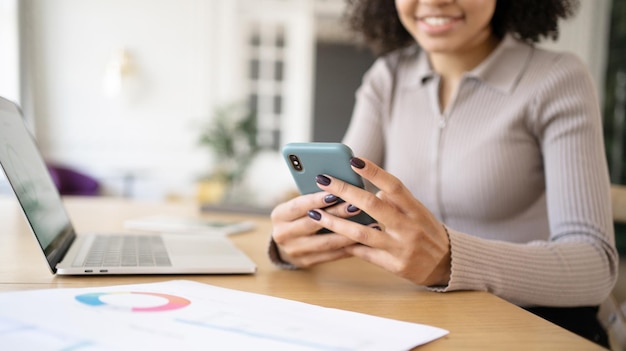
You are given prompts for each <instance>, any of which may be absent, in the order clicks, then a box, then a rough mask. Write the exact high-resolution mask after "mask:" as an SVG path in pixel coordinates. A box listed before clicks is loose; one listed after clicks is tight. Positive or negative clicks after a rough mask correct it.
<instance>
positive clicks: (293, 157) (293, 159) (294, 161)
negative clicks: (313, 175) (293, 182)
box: [289, 155, 302, 171]
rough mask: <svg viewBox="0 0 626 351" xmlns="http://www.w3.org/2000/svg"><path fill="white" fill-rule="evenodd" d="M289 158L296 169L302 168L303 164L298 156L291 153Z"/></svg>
mask: <svg viewBox="0 0 626 351" xmlns="http://www.w3.org/2000/svg"><path fill="white" fill-rule="evenodd" d="M289 160H290V161H291V166H292V167H293V169H295V170H296V171H301V170H302V164H301V163H300V160H299V159H298V156H296V155H289Z"/></svg>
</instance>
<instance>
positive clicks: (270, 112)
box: [0, 0, 626, 208]
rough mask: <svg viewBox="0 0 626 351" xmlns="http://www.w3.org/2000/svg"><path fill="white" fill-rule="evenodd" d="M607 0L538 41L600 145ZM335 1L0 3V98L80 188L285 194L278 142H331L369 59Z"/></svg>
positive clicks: (258, 196)
mask: <svg viewBox="0 0 626 351" xmlns="http://www.w3.org/2000/svg"><path fill="white" fill-rule="evenodd" d="M615 1H616V2H615V3H613V1H611V0H582V1H581V9H580V11H579V12H578V15H577V16H576V17H575V19H573V20H570V21H567V22H565V23H563V26H562V34H561V37H560V39H559V41H557V42H549V43H545V44H542V45H543V46H546V47H551V48H556V49H559V50H566V51H570V52H574V53H575V54H577V55H578V56H579V57H580V58H581V59H582V60H583V61H584V62H585V63H586V64H587V65H588V66H589V69H590V70H591V72H592V74H593V76H594V79H595V81H596V83H597V88H598V94H599V96H600V97H601V99H602V101H603V104H604V103H605V102H608V103H610V104H611V105H610V106H608V105H605V115H606V116H605V118H606V119H607V123H606V124H607V126H610V127H611V130H609V131H607V135H610V136H611V138H607V149H611V146H610V145H609V143H611V142H614V140H613V139H616V140H617V139H619V140H617V141H616V142H618V143H619V142H621V137H619V138H613V136H614V135H621V134H622V131H623V122H619V118H622V119H623V104H624V98H623V97H622V98H619V96H621V95H620V93H621V94H623V89H624V86H626V78H621V80H620V78H619V77H621V75H624V73H620V72H621V71H620V69H623V66H624V62H625V61H624V60H621V61H620V60H619V59H612V57H619V55H623V52H622V51H623V50H621V49H620V45H621V46H623V45H624V44H623V43H624V40H623V37H619V35H616V34H614V33H616V32H619V30H621V28H619V26H622V27H623V26H624V24H623V23H626V22H625V21H623V20H622V21H621V22H620V18H621V17H620V15H622V14H624V9H623V7H624V6H623V5H621V3H623V1H618V0H615ZM618 3H619V4H618ZM620 6H621V9H620ZM343 10H344V0H133V1H123V0H88V1H85V0H54V1H50V0H0V53H2V54H1V55H0V96H4V97H7V98H9V99H11V100H13V101H16V102H18V103H19V104H20V105H21V106H22V108H23V111H24V114H25V117H26V119H27V120H28V122H29V125H30V127H31V128H32V131H33V133H34V135H35V137H36V140H37V142H38V143H39V146H40V148H41V150H42V153H43V154H44V157H45V159H46V161H47V162H48V163H49V166H50V168H51V171H53V172H58V173H62V172H75V173H77V174H78V175H79V176H86V177H88V179H89V180H93V181H95V182H96V184H97V187H96V188H95V190H94V188H93V187H92V188H90V190H85V191H84V194H96V195H107V196H120V197H129V198H137V199H159V200H161V199H166V200H172V201H173V200H176V201H178V200H194V201H196V200H197V201H200V202H202V203H218V204H219V203H220V202H228V201H230V202H231V203H242V202H244V203H245V204H246V205H250V206H253V207H262V208H270V207H272V206H273V205H274V204H275V203H277V202H278V201H281V200H282V199H284V198H286V197H288V196H290V195H291V194H293V191H294V185H293V182H292V180H291V178H290V177H289V173H288V169H287V167H286V165H285V164H284V162H283V161H282V159H281V157H280V155H279V150H280V148H281V146H282V145H284V144H285V143H287V142H291V141H311V140H314V141H340V140H341V138H342V136H343V133H344V131H345V129H346V127H347V124H348V121H349V118H350V115H351V111H352V105H353V103H354V93H355V90H356V88H357V87H358V85H359V84H360V80H361V76H362V74H363V73H364V72H365V70H366V69H367V68H368V67H369V66H370V65H371V64H372V63H373V61H374V59H375V58H374V57H373V56H372V54H371V53H370V52H369V51H368V50H367V49H365V48H364V47H362V46H361V45H360V44H359V43H358V42H357V41H356V40H355V38H354V36H353V35H351V34H350V33H349V32H348V30H347V29H346V28H345V26H344V24H343V23H342V15H343ZM622 17H623V16H622ZM612 23H613V24H612ZM615 38H617V39H615ZM620 38H621V41H620V40H618V39H620ZM616 55H618V56H616ZM619 64H621V65H622V67H621V68H620V67H619ZM616 77H617V78H616ZM608 85H610V87H608ZM616 87H617V88H616ZM620 89H622V90H620ZM607 94H609V95H610V96H608V95H607ZM616 96H617V97H618V98H615V97H616ZM620 108H621V110H620ZM616 111H617V112H616ZM620 111H621V112H620ZM616 113H618V114H619V113H621V116H616V115H615V114H616ZM615 120H618V122H617V123H614V121H615ZM619 123H622V124H619ZM614 125H615V126H617V127H614ZM619 128H621V130H620V133H614V131H615V129H619ZM611 145H612V144H611ZM618 146H619V145H618ZM622 148H623V147H622ZM613 150H617V151H614V153H613V154H612V155H611V157H612V158H611V161H613V164H612V166H613V165H617V164H618V163H619V164H620V165H621V162H617V161H615V160H616V159H620V160H621V158H622V154H623V153H622V152H621V150H619V147H618V149H613ZM616 157H617V158H616ZM242 163H245V165H244V166H241V164H242ZM616 168H619V167H617V166H616ZM620 172H621V170H619V172H618V171H616V172H615V173H613V176H614V177H615V178H614V179H615V180H616V181H621V179H622V178H623V176H622V175H621V173H620ZM61 178H62V177H61ZM74 179H75V178H74ZM225 183H226V184H227V185H224V184H225ZM233 183H234V184H235V185H234V186H233ZM91 185H93V184H91ZM59 186H61V185H60V184H59ZM7 190H8V189H6V186H5V187H4V191H5V192H6V191H7ZM80 191H82V190H81V189H78V190H76V193H78V194H80ZM66 193H68V194H69V193H70V190H67V192H66ZM225 193H230V195H224V194H225ZM233 194H234V195H233ZM227 198H228V201H226V200H225V199H227Z"/></svg>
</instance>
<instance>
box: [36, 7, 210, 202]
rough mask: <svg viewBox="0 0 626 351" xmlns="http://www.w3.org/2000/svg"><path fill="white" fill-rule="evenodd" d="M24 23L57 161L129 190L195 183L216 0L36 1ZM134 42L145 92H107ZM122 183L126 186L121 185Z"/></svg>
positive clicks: (145, 192)
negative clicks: (121, 53) (114, 62)
mask: <svg viewBox="0 0 626 351" xmlns="http://www.w3.org/2000/svg"><path fill="white" fill-rule="evenodd" d="M26 3H27V4H26V5H25V7H24V9H25V11H26V16H25V17H26V18H27V19H28V21H27V22H26V23H24V28H25V35H26V40H25V43H26V44H27V45H28V48H27V50H26V52H27V53H28V55H29V56H30V57H29V59H30V61H31V62H32V67H31V69H32V72H31V76H32V81H31V82H30V86H31V87H32V89H33V95H34V97H35V100H34V105H35V113H36V115H35V116H34V119H35V123H36V128H37V138H38V140H39V142H40V146H41V148H42V149H43V151H44V153H45V157H47V158H48V159H50V160H53V161H58V162H61V163H65V164H70V165H73V166H75V167H78V168H79V169H83V170H85V171H87V172H89V173H91V174H94V175H96V176H98V177H99V178H101V179H102V180H103V181H104V182H105V183H106V185H108V186H109V188H110V190H111V191H113V192H117V193H119V192H120V191H121V188H120V187H121V186H122V184H123V183H122V176H123V175H124V174H126V173H131V174H135V175H136V176H137V180H138V181H137V182H136V183H135V184H136V188H135V189H134V190H133V191H134V192H135V195H137V196H141V197H152V195H151V193H154V195H155V196H156V195H158V196H162V195H163V193H168V192H189V191H190V190H189V189H185V187H189V186H191V184H192V182H191V180H192V179H190V178H193V177H195V176H196V175H199V174H200V173H202V172H204V171H205V167H206V165H207V161H208V160H207V159H206V157H205V156H204V155H203V154H201V153H199V152H198V150H197V148H196V144H195V139H196V137H197V136H196V134H195V128H194V125H195V123H197V122H198V121H200V120H202V118H206V117H207V116H208V115H209V113H210V110H211V106H212V101H211V96H212V91H211V85H210V84H209V82H210V81H211V74H212V73H213V72H211V71H210V69H209V68H210V67H213V66H214V65H213V64H214V62H213V60H214V57H213V55H212V54H214V53H213V52H211V50H210V48H211V46H212V45H211V44H212V43H211V40H213V39H214V33H212V32H211V31H212V27H211V26H210V24H209V20H211V19H212V17H211V14H212V11H213V10H214V7H215V2H214V1H197V0H133V1H123V0H90V1H82V0H55V1H47V0H28V1H26ZM119 48H125V49H126V50H128V52H129V53H130V55H131V57H132V58H133V60H134V62H135V64H136V67H137V70H138V74H137V90H136V95H135V96H132V97H131V98H130V99H123V97H121V98H117V99H110V98H108V97H107V96H105V94H104V91H103V88H102V82H103V77H104V71H105V67H106V65H107V63H108V61H109V60H110V59H111V57H112V55H113V54H114V53H115V52H116V51H117V50H118V49H119ZM116 188H117V189H116Z"/></svg>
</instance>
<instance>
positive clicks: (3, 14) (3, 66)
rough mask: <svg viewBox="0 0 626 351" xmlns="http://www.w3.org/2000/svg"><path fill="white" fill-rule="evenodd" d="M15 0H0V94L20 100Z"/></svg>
mask: <svg viewBox="0 0 626 351" xmlns="http://www.w3.org/2000/svg"><path fill="white" fill-rule="evenodd" d="M17 18H18V16H17V0H0V52H2V55H0V96H2V97H5V98H7V99H9V100H11V101H15V102H20V94H19V88H20V84H19V62H18V52H19V43H18V20H17Z"/></svg>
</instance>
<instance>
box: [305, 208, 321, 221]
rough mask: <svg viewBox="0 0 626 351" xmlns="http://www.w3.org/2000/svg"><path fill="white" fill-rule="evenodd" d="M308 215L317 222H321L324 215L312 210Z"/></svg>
mask: <svg viewBox="0 0 626 351" xmlns="http://www.w3.org/2000/svg"><path fill="white" fill-rule="evenodd" d="M308 215H309V217H311V218H313V219H314V220H316V221H319V220H320V219H322V214H321V213H319V212H317V211H315V210H310V211H309V213H308Z"/></svg>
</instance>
